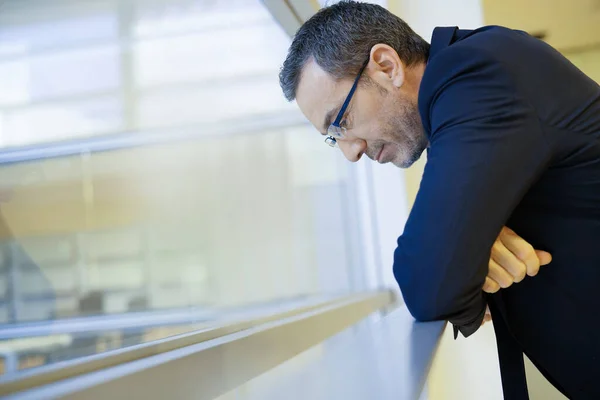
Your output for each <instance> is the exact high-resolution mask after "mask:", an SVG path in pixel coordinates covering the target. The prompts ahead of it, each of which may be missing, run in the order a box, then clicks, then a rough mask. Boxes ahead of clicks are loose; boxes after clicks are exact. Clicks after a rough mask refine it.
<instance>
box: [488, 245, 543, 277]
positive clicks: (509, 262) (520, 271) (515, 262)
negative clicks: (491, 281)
mask: <svg viewBox="0 0 600 400" xmlns="http://www.w3.org/2000/svg"><path fill="white" fill-rule="evenodd" d="M491 258H492V260H494V261H495V262H496V263H497V264H498V266H500V267H501V268H502V269H504V270H505V271H506V272H508V273H509V274H510V275H511V276H512V278H513V281H514V282H521V281H522V280H523V279H525V276H526V275H527V265H525V263H523V262H522V261H521V260H519V259H518V258H517V256H516V255H515V254H514V253H513V252H512V251H510V250H509V249H508V248H507V247H506V246H505V245H504V242H503V241H502V240H497V241H496V242H495V243H494V245H493V246H492V252H491ZM536 261H537V257H536ZM498 283H500V282H498Z"/></svg>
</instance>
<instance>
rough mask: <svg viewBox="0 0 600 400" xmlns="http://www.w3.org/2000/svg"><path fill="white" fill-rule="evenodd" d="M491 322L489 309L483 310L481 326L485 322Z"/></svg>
mask: <svg viewBox="0 0 600 400" xmlns="http://www.w3.org/2000/svg"><path fill="white" fill-rule="evenodd" d="M491 320H492V313H491V312H490V307H489V306H488V307H486V308H485V315H484V316H483V321H481V326H483V325H485V323H486V322H490V321H491Z"/></svg>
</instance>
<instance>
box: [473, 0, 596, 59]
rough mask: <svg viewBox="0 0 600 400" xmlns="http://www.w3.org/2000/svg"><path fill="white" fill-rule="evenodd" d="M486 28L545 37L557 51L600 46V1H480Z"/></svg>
mask: <svg viewBox="0 0 600 400" xmlns="http://www.w3.org/2000/svg"><path fill="white" fill-rule="evenodd" d="M482 4H483V9H484V18H485V23H486V25H503V26H508V27H510V28H515V29H521V30H525V31H527V32H529V33H532V34H543V35H545V38H544V40H546V41H547V42H548V43H550V44H551V45H552V46H554V47H556V48H558V49H559V50H561V51H574V50H577V49H581V48H588V47H592V46H600V0H569V1H564V0H503V1H498V0H482Z"/></svg>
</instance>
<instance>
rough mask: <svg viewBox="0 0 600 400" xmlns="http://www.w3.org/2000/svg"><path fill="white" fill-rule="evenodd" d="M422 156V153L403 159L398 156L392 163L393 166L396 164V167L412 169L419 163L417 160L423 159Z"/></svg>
mask: <svg viewBox="0 0 600 400" xmlns="http://www.w3.org/2000/svg"><path fill="white" fill-rule="evenodd" d="M421 154H423V152H422V151H421V152H417V153H415V154H413V155H412V157H401V156H400V155H398V156H397V157H396V158H395V159H394V160H393V161H392V164H394V165H395V166H396V167H398V168H402V169H407V168H410V167H411V166H412V165H413V164H414V163H415V162H417V160H418V159H419V158H421Z"/></svg>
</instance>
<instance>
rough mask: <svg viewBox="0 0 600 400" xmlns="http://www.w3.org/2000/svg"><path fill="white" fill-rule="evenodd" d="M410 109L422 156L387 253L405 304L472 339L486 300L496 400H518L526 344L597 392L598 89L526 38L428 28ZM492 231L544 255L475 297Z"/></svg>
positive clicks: (552, 367)
mask: <svg viewBox="0 0 600 400" xmlns="http://www.w3.org/2000/svg"><path fill="white" fill-rule="evenodd" d="M419 111H420V113H421V118H422V121H423V125H424V128H425V131H426V133H427V135H428V137H429V141H430V148H429V151H428V161H427V164H426V166H425V172H424V175H423V180H422V182H421V187H420V189H419V192H418V195H417V198H416V201H415V204H414V206H413V209H412V211H411V213H410V216H409V219H408V222H407V224H406V227H405V230H404V233H403V234H402V236H401V237H400V238H399V239H398V248H397V249H396V252H395V255H394V274H395V276H396V279H397V281H398V283H399V285H400V288H401V290H402V293H403V297H404V299H405V302H406V305H407V306H408V309H409V310H410V311H411V313H412V314H413V316H414V317H415V318H417V319H418V320H425V321H428V320H439V319H445V320H449V321H450V322H451V323H452V324H454V326H455V329H456V330H459V331H460V332H462V334H463V335H464V336H469V335H471V334H472V333H474V332H475V331H476V330H477V329H478V328H479V327H480V326H481V322H482V319H483V316H484V312H485V308H486V304H489V306H490V309H491V310H492V316H493V321H494V328H495V330H496V336H497V340H498V346H499V356H500V363H501V369H502V378H503V387H504V393H505V396H506V397H507V398H511V399H512V398H527V390H526V386H525V387H524V385H525V378H524V370H523V361H522V360H523V357H522V352H524V353H526V354H527V356H528V357H529V358H530V359H531V360H532V361H533V362H534V363H535V364H536V365H537V366H538V368H539V369H540V370H541V371H542V373H544V375H546V377H547V378H548V379H549V380H550V381H551V382H552V383H553V384H554V385H555V386H556V387H557V388H559V389H560V390H561V391H562V392H563V393H564V394H566V395H567V396H568V397H569V398H576V399H577V398H582V399H587V398H597V399H600V385H598V383H597V382H596V379H597V378H598V377H600V319H599V318H598V317H597V316H596V314H595V313H596V312H597V311H598V310H599V309H600V87H599V86H598V84H597V83H595V82H594V81H592V80H591V79H589V78H588V77H587V76H586V75H585V74H583V73H582V72H581V71H580V70H579V69H577V68H576V67H575V66H573V65H572V64H571V63H570V62H569V61H568V60H567V59H565V58H564V57H563V56H562V55H561V54H559V53H558V52H557V51H555V50H554V49H553V48H551V47H550V46H548V45H547V44H545V43H543V42H541V41H539V40H537V39H535V38H533V37H531V36H529V35H527V34H526V33H524V32H520V31H514V30H510V29H506V28H502V27H485V28H481V29H477V30H474V31H467V30H459V29H458V28H436V30H435V31H434V34H433V38H432V43H431V50H430V56H429V60H428V63H427V67H426V69H425V73H424V76H423V79H422V82H421V87H420V92H419ZM503 225H507V226H509V227H510V228H512V229H514V230H515V232H516V233H517V234H519V235H520V236H522V237H523V238H524V239H525V240H527V241H528V242H529V243H531V244H532V245H533V246H534V247H535V248H537V249H541V250H547V251H549V252H550V253H551V254H552V255H553V261H552V263H551V264H550V265H548V266H545V267H542V269H541V271H540V273H539V274H538V275H537V276H536V277H527V278H525V280H524V281H523V282H521V283H519V284H515V285H513V286H511V287H510V288H508V289H503V290H500V291H499V292H498V293H497V294H494V295H486V294H485V293H483V292H482V286H483V284H484V281H485V277H486V275H487V272H488V261H489V258H490V250H491V246H492V244H493V243H494V240H495V239H496V237H497V236H498V234H499V232H500V230H501V228H502V226H503Z"/></svg>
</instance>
